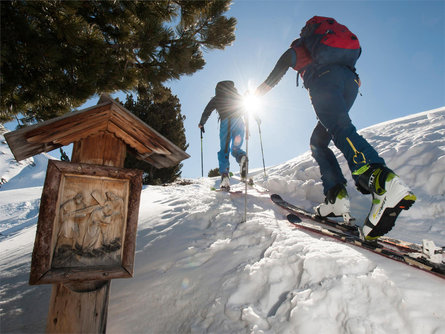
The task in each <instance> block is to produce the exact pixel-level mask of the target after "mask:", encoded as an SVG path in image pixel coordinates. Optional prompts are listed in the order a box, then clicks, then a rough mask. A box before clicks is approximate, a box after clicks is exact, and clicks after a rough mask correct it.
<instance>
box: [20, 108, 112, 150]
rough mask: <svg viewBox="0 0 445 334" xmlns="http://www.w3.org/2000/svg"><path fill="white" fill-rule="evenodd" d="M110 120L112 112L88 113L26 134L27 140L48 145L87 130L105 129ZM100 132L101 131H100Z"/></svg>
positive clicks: (98, 111)
mask: <svg viewBox="0 0 445 334" xmlns="http://www.w3.org/2000/svg"><path fill="white" fill-rule="evenodd" d="M109 118H110V111H109V110H105V111H101V110H100V109H99V110H97V111H96V112H94V110H93V111H89V112H88V113H84V114H80V115H77V116H75V117H74V116H73V117H72V118H70V119H63V120H61V121H59V122H55V123H53V124H49V125H45V126H42V127H40V128H38V129H35V130H33V131H29V132H28V133H26V139H27V141H28V142H30V143H48V142H52V141H55V140H58V139H61V138H64V137H67V136H70V135H73V134H76V133H77V135H79V134H82V133H83V131H85V129H90V128H98V127H102V128H104V127H105V124H106V122H107V121H108V120H109ZM98 131H100V130H98Z"/></svg>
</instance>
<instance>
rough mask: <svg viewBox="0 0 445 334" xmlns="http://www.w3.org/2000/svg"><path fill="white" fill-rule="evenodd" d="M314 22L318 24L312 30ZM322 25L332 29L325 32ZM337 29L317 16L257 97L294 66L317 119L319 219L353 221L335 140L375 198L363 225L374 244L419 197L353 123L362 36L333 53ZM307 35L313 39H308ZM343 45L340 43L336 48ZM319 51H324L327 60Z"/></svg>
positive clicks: (313, 145) (314, 151) (315, 150)
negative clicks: (320, 185)
mask: <svg viewBox="0 0 445 334" xmlns="http://www.w3.org/2000/svg"><path fill="white" fill-rule="evenodd" d="M310 23H311V24H312V23H315V24H313V25H312V26H310ZM323 25H326V26H327V28H326V29H323ZM337 26H338V27H339V29H341V30H343V31H346V30H345V29H344V28H345V27H344V26H342V25H339V24H338V23H337V22H336V21H335V20H334V19H332V18H323V17H314V18H312V19H311V20H309V21H308V23H307V24H306V26H305V27H304V28H303V29H302V33H301V36H302V37H301V38H299V39H297V40H295V41H294V42H293V43H292V44H291V47H290V48H289V49H288V50H286V51H285V52H284V53H283V54H282V55H281V57H280V58H279V60H278V62H277V63H276V65H275V67H274V69H273V70H272V72H271V73H270V75H269V76H268V77H267V79H266V80H265V81H264V82H263V83H262V84H261V85H260V86H259V87H258V88H257V91H256V92H257V94H259V95H263V94H265V93H267V92H268V91H269V90H270V89H272V87H274V86H275V85H276V84H277V83H278V82H279V81H280V80H281V78H282V77H283V76H284V74H285V73H286V72H287V70H288V69H289V67H291V68H294V69H295V70H297V71H298V72H299V74H300V75H301V77H302V78H303V81H304V86H305V88H306V89H307V90H308V92H309V97H310V98H311V102H312V105H313V108H314V110H315V113H316V115H317V118H318V123H317V125H316V127H315V129H314V131H313V133H312V136H311V139H310V147H311V151H312V156H313V157H314V159H315V160H316V161H317V163H318V165H319V167H320V173H321V179H322V183H323V188H324V194H325V196H326V198H325V201H324V203H321V204H320V205H319V206H317V207H316V208H315V210H316V213H317V214H318V215H320V216H343V217H344V219H345V220H346V221H347V220H349V217H350V213H349V207H350V204H349V197H348V193H347V192H346V188H345V185H346V179H345V178H344V176H343V174H342V171H341V169H340V166H339V164H338V162H337V159H336V158H335V155H334V153H333V152H332V150H331V149H330V148H329V147H328V145H329V143H330V142H331V140H332V141H333V142H334V144H335V146H337V148H338V149H339V150H340V151H341V152H342V153H343V155H344V156H345V158H346V160H347V162H348V166H349V168H350V170H351V172H352V176H353V179H354V180H355V183H356V186H357V189H358V190H359V191H361V192H362V193H364V194H370V193H371V194H372V196H373V201H372V205H371V210H370V213H369V215H368V217H367V219H366V222H365V225H364V226H363V234H364V236H365V238H366V239H368V240H371V239H375V238H378V237H379V236H382V235H384V234H386V233H387V232H388V231H390V230H391V228H392V227H393V226H394V222H395V220H396V218H397V216H398V214H399V213H400V211H401V210H402V209H405V210H408V209H409V207H410V206H411V205H412V204H413V203H414V201H415V200H416V196H414V194H413V193H412V192H411V191H410V189H409V188H408V186H407V185H406V184H405V183H403V182H402V180H401V179H400V178H399V177H398V176H397V175H396V174H395V173H394V172H393V171H392V170H390V169H389V168H388V167H386V164H385V161H384V160H383V158H382V157H380V156H379V155H378V153H377V152H376V151H375V149H374V148H373V147H372V146H371V145H370V144H369V143H368V142H367V141H366V139H364V138H363V137H362V136H360V135H359V134H358V133H357V131H356V128H355V126H354V125H353V124H352V121H351V119H350V117H349V110H350V109H351V107H352V105H353V103H354V101H355V98H356V96H357V93H358V88H359V86H360V79H359V77H358V75H357V73H356V71H355V62H356V60H357V59H358V57H359V56H360V53H361V48H360V46H359V43H358V39H357V37H356V36H355V35H353V34H352V33H350V32H349V30H347V32H349V34H350V40H348V41H347V42H348V43H352V44H353V46H348V47H347V48H341V47H335V48H334V47H329V46H327V45H321V44H322V43H324V41H323V40H322V39H324V38H327V37H331V36H332V38H335V37H338V36H339V35H340V33H338V34H337V35H335V27H337ZM308 31H310V32H311V33H312V34H313V35H309V34H308V33H307V32H308ZM314 31H315V33H314ZM316 33H317V34H318V35H319V36H318V37H317V35H316ZM333 33H334V34H333ZM303 36H304V37H303ZM312 36H315V37H312ZM317 38H318V39H317ZM340 42H341V41H340ZM340 42H338V41H337V46H338V44H339V43H340ZM316 43H319V44H318V45H317V44H316ZM320 50H321V51H320ZM311 51H312V52H311ZM316 52H323V55H322V57H321V56H320V55H317V54H316Z"/></svg>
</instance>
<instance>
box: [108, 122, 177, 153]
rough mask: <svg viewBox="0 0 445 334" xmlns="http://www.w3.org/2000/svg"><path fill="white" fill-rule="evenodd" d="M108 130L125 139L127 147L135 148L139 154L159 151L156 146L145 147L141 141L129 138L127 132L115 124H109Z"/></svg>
mask: <svg viewBox="0 0 445 334" xmlns="http://www.w3.org/2000/svg"><path fill="white" fill-rule="evenodd" d="M107 130H108V131H110V132H112V133H114V135H115V136H117V137H118V138H121V139H122V140H124V138H125V142H126V143H127V145H128V146H130V147H132V148H134V149H135V150H136V151H138V152H139V153H144V154H146V153H152V152H153V150H156V149H157V148H156V147H155V146H148V145H144V144H143V143H142V142H141V141H140V140H137V139H136V138H135V137H132V136H129V135H128V133H127V132H125V131H124V130H122V128H121V127H120V126H117V125H116V124H115V123H114V122H110V123H108V127H107ZM162 152H163V151H162ZM168 153H170V152H168Z"/></svg>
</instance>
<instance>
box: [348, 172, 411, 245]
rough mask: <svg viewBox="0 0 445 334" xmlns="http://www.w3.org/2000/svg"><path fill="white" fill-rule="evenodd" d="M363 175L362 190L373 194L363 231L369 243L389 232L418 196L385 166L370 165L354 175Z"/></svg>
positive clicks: (360, 182)
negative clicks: (399, 216) (400, 214)
mask: <svg viewBox="0 0 445 334" xmlns="http://www.w3.org/2000/svg"><path fill="white" fill-rule="evenodd" d="M354 174H355V175H360V176H359V178H358V181H357V182H358V188H359V189H360V190H362V192H363V190H365V191H368V192H370V193H371V194H372V206H371V210H370V212H369V214H368V217H367V218H366V221H365V224H364V226H363V229H362V232H363V236H364V238H365V239H366V240H373V239H377V238H378V237H381V236H382V235H385V234H386V233H388V232H389V231H390V230H391V229H392V228H393V226H394V223H395V221H396V219H397V217H398V215H399V213H400V212H401V211H402V210H408V209H409V208H410V207H411V205H413V204H414V202H415V201H416V199H417V198H416V196H415V195H414V194H413V193H412V192H411V190H410V189H409V187H408V186H407V185H406V184H405V183H404V182H403V181H402V180H401V179H400V177H398V176H397V175H396V174H395V173H394V172H393V171H392V170H390V169H389V168H388V167H385V166H383V165H366V166H364V167H362V168H360V169H359V170H358V171H356V172H354Z"/></svg>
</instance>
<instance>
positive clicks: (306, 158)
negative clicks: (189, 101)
mask: <svg viewBox="0 0 445 334" xmlns="http://www.w3.org/2000/svg"><path fill="white" fill-rule="evenodd" d="M361 134H362V135H363V136H364V137H366V138H367V139H368V140H369V141H370V142H371V143H372V145H374V147H376V148H377V150H378V151H379V152H380V153H381V154H382V156H383V157H384V158H385V159H386V160H387V163H388V165H389V166H390V167H391V168H393V169H394V170H395V171H396V173H398V174H399V175H400V176H401V177H402V178H403V179H404V180H405V182H406V183H408V184H409V185H410V186H411V187H412V188H413V190H414V192H415V193H416V195H417V197H418V201H417V202H416V204H415V205H414V206H413V207H412V208H411V209H410V210H409V211H408V212H407V213H402V214H401V216H400V218H399V220H398V221H397V224H396V226H395V228H394V229H393V230H392V231H391V232H390V234H389V235H390V236H394V237H398V238H401V239H406V240H408V241H415V242H421V240H422V239H423V238H428V239H432V240H434V241H435V242H436V243H437V244H438V245H441V246H444V245H445V241H444V240H445V212H444V210H445V209H444V208H445V181H444V175H445V108H439V109H437V110H433V111H429V112H424V113H420V114H416V115H412V116H409V117H405V118H403V119H398V120H394V121H393V122H386V123H382V124H378V125H376V126H374V127H370V128H367V129H364V130H362V131H361ZM1 149H2V151H3V152H5V153H3V154H2V155H0V171H1V173H2V175H3V176H4V175H7V176H8V183H7V184H6V185H4V186H2V188H1V190H0V233H2V235H1V236H0V280H1V286H0V316H1V332H2V333H39V332H44V330H45V323H46V314H47V310H48V303H49V295H50V291H51V286H50V285H43V286H29V285H28V284H27V281H28V278H29V268H30V261H31V253H32V247H33V243H34V236H35V223H36V222H37V216H38V206H39V202H40V195H41V190H42V188H41V186H42V184H43V178H44V171H45V168H46V160H47V159H48V157H47V156H46V155H39V156H36V157H34V158H33V162H34V164H33V166H29V165H23V166H21V168H16V166H15V165H14V164H12V163H11V162H10V161H12V155H11V154H10V152H8V151H7V146H6V148H5V147H4V146H2V147H1ZM336 154H337V156H339V159H340V161H342V170H343V172H344V174H345V176H347V178H348V181H349V185H348V192H349V194H350V196H351V204H352V212H353V214H354V215H355V216H356V217H357V218H359V221H360V219H363V218H364V217H365V216H366V214H367V210H368V208H369V197H365V196H362V195H360V194H359V193H358V192H357V191H356V190H355V189H354V187H353V183H352V180H351V177H350V174H349V171H348V169H347V167H346V165H345V161H344V159H343V158H340V154H339V152H338V151H336ZM5 165H7V166H8V167H5ZM11 166H14V168H12V167H11ZM42 173H43V174H42ZM2 175H0V176H2ZM252 175H253V177H254V179H255V180H256V182H257V183H259V184H261V185H263V186H265V187H267V188H269V189H270V190H271V193H273V192H277V193H279V194H281V195H282V196H283V197H284V198H286V199H287V200H289V201H291V202H293V203H295V204H297V205H299V206H303V207H305V208H307V209H310V208H311V207H312V206H313V205H315V204H317V203H318V202H319V201H322V200H323V196H322V188H321V183H320V181H319V178H320V176H319V171H318V168H317V167H316V166H315V164H314V161H313V160H312V158H311V156H310V154H309V153H306V154H303V155H302V156H299V157H297V158H295V159H292V160H290V161H287V162H285V163H283V164H281V165H278V166H274V167H270V168H268V178H267V179H265V178H264V177H263V176H262V170H257V171H255V170H254V171H252ZM26 180H29V182H26ZM39 182H40V183H39ZM218 182H219V181H218V180H217V179H208V178H202V179H196V180H192V184H190V185H186V186H180V185H169V186H165V187H155V186H146V187H144V189H143V191H142V194H141V206H140V211H139V222H138V236H137V241H136V242H137V244H136V257H135V277H134V278H132V279H117V280H113V282H112V284H111V294H110V304H109V313H108V324H107V332H108V333H354V334H355V333H416V334H417V333H419V334H423V333H445V304H444V303H443V300H445V288H444V286H445V285H444V284H445V281H444V280H443V279H440V278H438V277H435V276H433V275H431V274H428V273H425V272H422V271H420V270H417V269H413V268H410V267H408V266H406V265H404V264H401V263H397V262H394V261H392V260H389V259H385V258H383V257H381V256H379V255H376V254H373V253H370V252H368V251H366V250H363V249H360V248H357V247H353V246H350V245H345V244H342V243H339V242H336V241H334V240H332V239H329V238H323V237H320V236H318V235H315V234H311V233H308V232H305V231H302V230H299V229H297V228H295V227H293V226H292V225H290V224H289V223H288V222H287V220H286V219H285V212H284V211H282V210H281V209H279V208H278V207H277V206H275V205H274V204H273V203H272V202H271V201H270V200H269V195H268V194H259V193H257V192H255V191H254V190H249V193H248V215H247V221H246V222H244V223H243V222H242V221H243V215H244V197H243V196H242V195H229V194H227V193H221V192H214V191H211V190H210V188H211V187H212V186H215V185H217V184H218ZM233 183H236V181H233ZM235 187H236V186H235Z"/></svg>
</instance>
